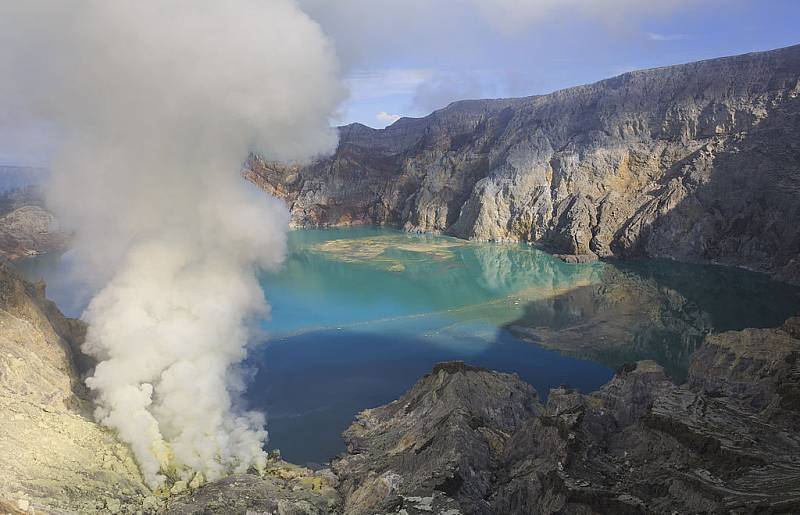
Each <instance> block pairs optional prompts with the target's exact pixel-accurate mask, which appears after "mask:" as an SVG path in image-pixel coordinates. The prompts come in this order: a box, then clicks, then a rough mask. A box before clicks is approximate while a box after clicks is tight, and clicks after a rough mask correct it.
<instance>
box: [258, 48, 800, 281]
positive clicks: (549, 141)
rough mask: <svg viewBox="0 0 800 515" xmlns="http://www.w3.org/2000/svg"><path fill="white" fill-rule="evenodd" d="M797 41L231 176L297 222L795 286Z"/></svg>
mask: <svg viewBox="0 0 800 515" xmlns="http://www.w3.org/2000/svg"><path fill="white" fill-rule="evenodd" d="M799 142H800V46H794V47H789V48H784V49H780V50H774V51H770V52H761V53H753V54H747V55H741V56H736V57H726V58H720V59H713V60H708V61H701V62H696V63H691V64H685V65H679V66H671V67H666V68H658V69H652V70H642V71H635V72H630V73H626V74H623V75H620V76H618V77H615V78H612V79H608V80H604V81H601V82H598V83H595V84H591V85H587V86H580V87H575V88H570V89H566V90H562V91H557V92H555V93H552V94H549V95H541V96H533V97H527V98H518V99H501V100H477V101H463V102H456V103H454V104H451V105H450V106H448V107H446V108H444V109H441V110H439V111H436V112H434V113H433V114H431V115H429V116H426V117H424V118H419V119H410V118H403V119H400V120H399V121H397V122H395V123H394V124H392V125H391V126H389V127H387V128H386V129H382V130H376V129H371V128H369V127H366V126H363V125H359V124H352V125H348V126H345V127H341V128H340V142H339V146H338V149H337V150H336V152H335V153H334V154H333V155H332V156H330V157H328V158H325V159H322V160H320V161H318V162H315V163H313V164H311V165H308V166H302V167H301V166H286V165H280V164H276V163H272V162H268V161H266V160H265V159H263V158H262V157H260V156H253V157H252V158H251V159H250V160H249V163H248V165H247V167H246V170H245V172H244V173H245V176H246V177H247V178H249V179H250V180H251V181H253V182H254V183H256V184H257V185H259V186H260V187H262V188H263V189H264V190H266V191H267V192H269V193H272V194H275V195H277V196H278V197H281V198H283V199H285V200H286V202H287V204H288V205H289V207H290V209H291V213H292V223H293V224H294V225H296V226H319V225H322V226H324V225H343V224H387V225H393V226H398V227H403V228H405V229H406V230H412V231H431V232H444V233H447V234H451V235H454V236H459V237H462V238H474V239H481V240H519V241H527V242H533V243H537V244H542V245H544V246H546V247H547V248H549V249H550V250H551V251H553V252H554V253H558V254H564V255H565V256H566V255H568V256H571V258H570V259H581V260H585V259H593V258H595V257H612V256H632V255H647V256H662V257H670V258H674V259H678V260H684V261H702V262H719V263H725V264H731V265H736V266H745V267H749V268H753V269H757V270H761V271H766V272H769V273H771V274H772V275H773V276H775V277H777V278H780V279H783V280H786V281H790V282H794V283H798V282H800V258H798V255H799V254H800V225H798V224H797V223H796V221H797V220H800V143H799Z"/></svg>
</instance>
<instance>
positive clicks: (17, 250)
mask: <svg viewBox="0 0 800 515" xmlns="http://www.w3.org/2000/svg"><path fill="white" fill-rule="evenodd" d="M68 240H69V238H68V235H67V234H65V233H64V232H63V231H62V230H60V228H59V225H58V222H57V220H56V218H55V216H54V215H53V214H52V213H51V212H50V211H48V210H47V209H46V208H45V206H44V202H43V200H42V198H41V193H40V192H39V190H38V188H37V187H36V186H27V187H24V188H20V189H15V190H11V191H8V192H6V193H4V194H3V195H0V258H5V259H9V260H14V259H18V258H23V257H29V256H35V255H38V254H46V253H50V252H58V251H61V250H64V249H65V248H66V245H67V242H68Z"/></svg>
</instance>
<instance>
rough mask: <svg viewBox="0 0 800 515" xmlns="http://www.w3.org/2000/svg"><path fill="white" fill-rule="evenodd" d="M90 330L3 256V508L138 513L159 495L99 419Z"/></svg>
mask: <svg viewBox="0 0 800 515" xmlns="http://www.w3.org/2000/svg"><path fill="white" fill-rule="evenodd" d="M83 331H84V327H83V325H82V324H81V323H80V322H78V321H77V320H71V319H67V318H64V317H63V316H62V315H61V313H60V312H59V311H58V309H57V308H56V307H55V305H54V304H53V303H51V302H50V301H48V300H46V299H45V297H44V289H43V287H41V286H38V287H37V286H34V285H31V284H30V283H26V282H25V281H23V280H22V279H21V278H20V277H19V276H18V275H17V273H16V272H14V271H12V270H11V269H9V268H8V267H7V265H5V264H1V263H0V511H3V510H6V509H9V510H10V509H17V510H19V511H20V512H48V513H49V512H57V513H95V512H100V511H101V512H105V513H117V512H120V511H129V512H135V511H139V510H141V509H142V508H143V506H144V503H145V500H146V499H147V496H149V495H150V493H149V490H148V489H147V488H146V487H145V486H144V484H143V483H142V480H141V477H140V475H139V470H138V468H137V466H136V464H135V462H134V460H133V456H132V454H131V452H130V450H129V449H128V448H127V446H124V445H122V444H121V443H120V442H119V441H118V440H117V439H116V437H115V436H114V435H113V434H112V433H111V432H110V431H108V430H105V429H103V428H101V427H100V426H99V425H97V424H96V423H95V422H94V421H93V420H92V418H91V405H90V403H89V402H88V401H87V400H86V391H85V388H84V387H83V386H82V382H81V381H80V378H79V375H78V366H79V364H78V361H79V360H78V359H76V358H77V346H78V345H79V344H80V342H81V341H82V339H83ZM154 500H155V499H153V498H151V503H152V501H154ZM156 505H157V502H156V503H155V504H153V508H155V507H156ZM6 506H7V507H6Z"/></svg>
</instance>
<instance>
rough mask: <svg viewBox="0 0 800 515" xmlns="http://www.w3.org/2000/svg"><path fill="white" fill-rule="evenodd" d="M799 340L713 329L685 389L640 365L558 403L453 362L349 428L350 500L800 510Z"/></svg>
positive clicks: (376, 504) (366, 508) (774, 332)
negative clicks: (589, 391)
mask: <svg viewBox="0 0 800 515" xmlns="http://www.w3.org/2000/svg"><path fill="white" fill-rule="evenodd" d="M798 337H800V322H798V320H797V319H790V320H789V321H787V323H786V324H785V325H784V326H783V327H781V328H777V329H747V330H744V331H735V332H727V333H722V334H718V335H714V336H709V337H708V338H707V339H706V342H705V343H704V345H703V346H702V347H700V349H698V350H697V351H696V352H695V353H694V355H693V357H692V365H691V368H690V373H689V378H688V381H687V382H686V383H685V384H683V385H680V386H678V385H676V384H675V383H673V382H672V381H671V380H670V379H669V378H668V377H667V376H666V374H665V373H664V370H663V369H662V368H661V367H660V366H659V365H657V364H656V363H655V362H652V361H640V362H638V363H635V364H631V365H626V366H624V367H622V368H621V369H620V370H619V371H618V373H617V375H616V376H615V377H614V378H613V379H612V380H611V381H610V382H609V383H607V384H606V385H605V386H603V387H602V388H601V389H600V390H599V391H597V392H594V393H592V394H588V395H586V394H582V393H579V392H577V391H575V390H572V389H570V388H568V387H561V388H557V389H554V390H551V391H550V393H549V396H548V400H547V403H546V405H545V406H542V405H540V404H539V402H538V398H537V396H536V394H535V392H533V391H531V389H530V387H528V386H526V385H525V384H524V383H523V382H522V381H520V379H519V378H517V377H516V376H513V375H508V374H500V373H497V372H491V371H488V370H481V369H476V368H472V367H469V366H466V365H463V364H458V363H450V364H442V365H438V366H437V367H436V369H434V372H433V373H432V374H430V375H429V376H426V377H425V378H423V379H422V380H420V381H419V382H418V383H417V384H416V385H415V386H414V388H413V389H412V390H410V391H409V392H408V393H406V394H405V395H404V396H403V397H401V398H400V399H399V400H398V401H395V402H393V403H391V404H388V405H386V406H383V407H380V408H376V409H372V410H367V411H365V412H363V413H362V414H361V415H360V416H359V418H358V419H357V420H356V422H355V423H354V424H353V425H352V426H351V427H350V429H348V430H347V432H346V433H345V438H346V440H347V441H348V455H347V456H344V457H342V458H340V459H338V460H337V461H335V462H334V467H333V469H334V471H335V472H336V473H337V474H338V476H339V478H340V480H341V481H342V487H341V489H340V491H341V494H342V496H343V499H344V511H345V513H346V514H349V515H360V514H367V513H404V512H405V513H418V512H419V511H415V510H417V509H418V504H419V502H420V500H423V501H425V503H426V506H427V507H432V510H433V511H434V512H436V513H451V514H455V513H464V514H499V513H502V514H508V515H511V514H520V515H522V514H537V513H583V514H592V513H598V514H599V513H728V512H735V513H755V512H759V513H760V512H764V513H796V512H798V510H800V435H798V434H797V431H796V427H797V424H798V422H800V402H798V399H800V361H799V360H798V359H797V358H798V356H800V339H798ZM428 511H431V510H428Z"/></svg>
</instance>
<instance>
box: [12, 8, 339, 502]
mask: <svg viewBox="0 0 800 515" xmlns="http://www.w3.org/2000/svg"><path fill="white" fill-rule="evenodd" d="M0 75H1V76H2V77H3V80H2V83H1V84H0V111H2V117H0V119H2V120H4V121H8V120H21V119H23V118H24V119H31V120H38V121H41V122H43V123H47V124H51V126H52V127H54V133H55V134H56V135H57V144H58V149H57V151H56V153H55V155H54V157H53V159H52V162H51V165H50V167H51V169H52V181H51V183H50V184H49V186H48V201H49V204H50V206H51V208H52V209H54V210H55V211H56V214H57V216H58V217H59V220H60V222H61V223H62V224H63V225H65V226H67V227H69V228H73V229H75V230H76V231H77V236H76V240H75V243H74V247H75V252H76V254H77V258H78V259H77V261H78V262H80V263H83V264H84V265H85V267H84V268H85V270H84V272H85V274H86V278H87V279H92V280H93V281H95V284H96V285H97V288H98V293H97V294H96V296H95V297H94V298H93V300H92V301H91V303H90V305H89V307H88V309H87V310H86V312H85V313H84V315H83V318H84V319H85V320H86V321H87V322H88V323H89V332H88V336H87V341H86V343H85V346H84V350H85V351H86V352H87V353H89V354H91V355H93V356H95V357H97V358H98V359H99V360H100V362H99V364H98V366H97V368H96V370H95V372H94V375H93V376H92V377H90V378H89V379H88V380H87V383H88V385H89V386H90V388H91V389H92V390H93V391H94V393H95V394H96V396H97V406H98V407H97V412H96V415H97V417H98V419H99V420H100V421H101V422H102V423H104V424H107V425H108V426H110V427H112V428H114V429H116V430H117V431H118V432H119V434H120V436H121V437H122V438H123V439H124V440H125V441H126V442H128V443H129V444H130V445H131V446H132V448H133V450H134V452H135V454H136V458H137V460H138V462H139V465H140V467H141V470H142V472H143V474H144V477H145V479H146V481H147V482H148V483H149V484H150V485H151V486H153V487H156V486H158V485H160V484H162V483H163V482H164V480H165V475H169V476H172V477H176V478H177V477H181V478H190V477H192V476H194V475H195V474H197V473H201V474H202V475H203V477H205V479H207V480H213V479H216V478H219V477H221V476H223V475H225V474H227V473H229V472H231V471H244V470H246V469H248V468H249V467H258V466H259V465H261V464H263V461H264V454H263V451H262V444H263V443H264V441H265V438H266V432H265V430H264V419H263V416H262V415H260V414H257V413H250V412H245V411H243V410H241V409H240V408H239V407H237V402H236V401H237V397H238V394H239V393H240V391H241V389H242V382H241V380H240V374H238V373H237V365H238V364H239V363H241V361H242V360H243V359H244V357H245V356H246V351H247V345H248V342H249V340H250V336H251V333H250V331H249V321H251V320H252V319H253V317H260V316H263V315H265V314H266V312H267V311H268V305H267V303H266V301H265V299H264V297H263V294H262V291H261V289H260V287H259V284H258V281H257V278H256V275H255V274H256V271H257V269H258V268H259V267H266V268H269V267H274V266H277V265H278V264H279V263H280V262H281V260H282V258H283V255H284V247H285V232H286V227H287V221H288V215H287V212H286V210H285V208H284V207H283V205H282V204H280V203H279V202H278V201H276V200H274V199H268V198H267V197H266V196H265V195H264V194H263V193H260V192H257V191H252V190H251V189H250V188H249V186H248V185H247V184H246V183H245V182H244V181H243V180H242V179H241V177H240V175H239V170H240V168H241V164H242V161H243V159H244V158H246V156H247V155H248V152H250V151H251V150H259V151H261V152H263V153H264V154H265V155H267V156H268V157H270V158H272V159H280V160H304V159H309V158H311V157H313V156H315V155H317V154H320V153H324V152H328V151H330V150H331V149H332V148H333V147H334V145H335V143H336V136H335V133H334V131H332V130H331V129H330V128H329V119H330V116H331V114H332V113H333V112H334V110H335V109H336V107H337V105H338V104H339V103H340V101H341V100H342V98H343V92H342V89H341V86H340V81H339V77H338V65H337V61H336V59H335V56H334V53H333V50H332V48H331V46H330V45H329V43H328V41H327V40H326V39H325V37H324V36H323V34H322V32H321V30H320V29H319V27H318V26H317V24H316V23H314V22H313V21H312V20H310V19H309V18H308V17H307V16H306V15H305V14H304V13H303V12H302V11H301V10H300V9H299V8H298V7H297V5H296V4H295V2H294V1H293V0H235V1H215V0H160V1H158V2H156V1H152V2H151V1H139V0H114V1H108V0H73V1H60V0H50V1H43V0H25V1H21V2H12V1H9V2H2V3H0Z"/></svg>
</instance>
